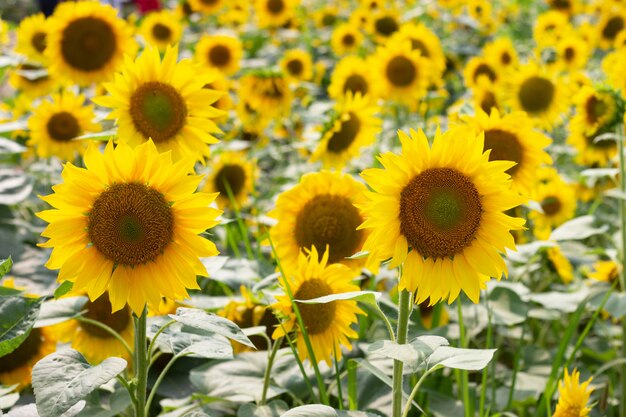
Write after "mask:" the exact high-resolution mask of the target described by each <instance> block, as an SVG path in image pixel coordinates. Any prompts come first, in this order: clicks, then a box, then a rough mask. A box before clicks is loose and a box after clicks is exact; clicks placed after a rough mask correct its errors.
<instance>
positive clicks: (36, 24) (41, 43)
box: [15, 13, 48, 64]
mask: <svg viewBox="0 0 626 417" xmlns="http://www.w3.org/2000/svg"><path fill="white" fill-rule="evenodd" d="M47 31H48V29H47V25H46V17H45V16H44V15H43V14H42V13H38V14H35V15H32V16H29V17H27V18H26V19H24V20H22V21H21V22H20V26H19V27H18V28H17V43H16V45H15V52H17V53H20V54H22V55H24V56H26V57H27V58H28V59H29V60H30V61H34V62H37V63H39V64H45V63H46V57H45V55H44V51H45V50H46V38H47V37H48V33H47Z"/></svg>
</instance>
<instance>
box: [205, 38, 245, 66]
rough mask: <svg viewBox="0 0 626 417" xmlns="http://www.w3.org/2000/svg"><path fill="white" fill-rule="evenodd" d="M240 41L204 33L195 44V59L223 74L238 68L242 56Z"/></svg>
mask: <svg viewBox="0 0 626 417" xmlns="http://www.w3.org/2000/svg"><path fill="white" fill-rule="evenodd" d="M242 54H243V52H242V46H241V41H240V40H239V39H238V38H234V37H232V36H226V35H205V36H203V37H202V38H201V39H200V42H198V45H197V46H196V54H195V58H196V61H198V62H200V63H201V64H203V65H205V66H207V67H209V68H215V69H218V70H219V71H221V72H222V73H224V74H225V75H232V74H234V73H236V72H237V71H238V70H239V65H240V61H241V56H242Z"/></svg>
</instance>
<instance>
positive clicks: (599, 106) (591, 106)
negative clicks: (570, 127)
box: [585, 96, 608, 123]
mask: <svg viewBox="0 0 626 417" xmlns="http://www.w3.org/2000/svg"><path fill="white" fill-rule="evenodd" d="M607 107H608V106H607V105H606V103H605V102H604V100H600V99H598V97H596V96H591V97H589V100H587V103H585V113H586V114H587V120H588V121H589V123H596V122H597V121H598V119H600V117H602V116H603V115H604V113H606V110H607Z"/></svg>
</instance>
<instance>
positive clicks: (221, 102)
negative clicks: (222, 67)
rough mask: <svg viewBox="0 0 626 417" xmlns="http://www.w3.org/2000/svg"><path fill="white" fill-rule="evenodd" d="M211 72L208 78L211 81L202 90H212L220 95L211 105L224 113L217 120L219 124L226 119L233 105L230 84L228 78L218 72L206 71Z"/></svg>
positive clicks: (213, 70) (214, 70)
mask: <svg viewBox="0 0 626 417" xmlns="http://www.w3.org/2000/svg"><path fill="white" fill-rule="evenodd" d="M208 71H210V72H211V74H210V76H211V78H212V79H213V81H211V82H210V83H207V84H205V85H204V88H207V89H209V90H214V91H218V92H220V93H222V96H221V97H220V98H219V99H217V101H216V102H215V103H213V107H215V108H216V109H218V110H222V111H224V115H223V116H222V117H220V118H218V119H217V121H218V122H219V123H221V122H222V121H226V120H227V119H228V110H230V109H232V108H233V106H234V104H233V100H232V99H231V97H230V94H229V92H230V82H229V81H228V78H226V76H225V75H224V74H222V73H221V72H220V71H218V70H216V69H212V70H208Z"/></svg>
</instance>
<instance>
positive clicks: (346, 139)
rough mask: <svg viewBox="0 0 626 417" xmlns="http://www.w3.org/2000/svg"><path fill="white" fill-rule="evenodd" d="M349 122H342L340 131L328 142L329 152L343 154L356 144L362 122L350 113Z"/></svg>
mask: <svg viewBox="0 0 626 417" xmlns="http://www.w3.org/2000/svg"><path fill="white" fill-rule="evenodd" d="M348 117H349V118H348V120H344V121H343V122H341V127H340V128H339V130H338V131H337V132H335V133H333V135H332V136H331V138H330V139H329V140H328V146H327V149H328V151H329V152H335V153H339V152H342V151H344V150H346V149H348V147H350V145H351V144H352V142H354V139H356V137H357V135H358V134H359V130H360V128H361V121H360V120H359V118H358V117H357V116H356V114H354V113H352V112H350V113H348Z"/></svg>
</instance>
